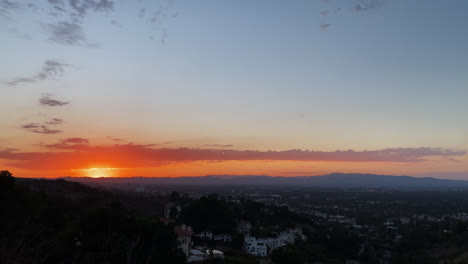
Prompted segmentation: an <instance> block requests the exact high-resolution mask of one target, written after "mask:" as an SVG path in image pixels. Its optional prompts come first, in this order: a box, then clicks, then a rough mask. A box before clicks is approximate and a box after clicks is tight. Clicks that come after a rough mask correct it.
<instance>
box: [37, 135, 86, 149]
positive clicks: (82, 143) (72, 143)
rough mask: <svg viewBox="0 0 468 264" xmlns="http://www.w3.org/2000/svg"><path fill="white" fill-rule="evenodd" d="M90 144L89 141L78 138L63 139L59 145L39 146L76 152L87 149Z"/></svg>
mask: <svg viewBox="0 0 468 264" xmlns="http://www.w3.org/2000/svg"><path fill="white" fill-rule="evenodd" d="M88 143H89V140H88V139H86V138H79V137H76V138H65V139H61V140H60V142H59V143H55V144H39V146H41V147H46V148H50V149H62V150H74V149H82V148H85V147H86V146H87V144H88Z"/></svg>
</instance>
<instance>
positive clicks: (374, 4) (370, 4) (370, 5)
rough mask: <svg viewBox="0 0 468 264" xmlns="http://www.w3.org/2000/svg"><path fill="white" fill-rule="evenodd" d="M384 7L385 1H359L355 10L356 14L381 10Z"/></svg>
mask: <svg viewBox="0 0 468 264" xmlns="http://www.w3.org/2000/svg"><path fill="white" fill-rule="evenodd" d="M383 5H384V1H383V0H358V3H357V4H356V5H354V7H353V10H354V11H356V12H363V11H369V10H372V9H376V8H380V7H382V6H383Z"/></svg>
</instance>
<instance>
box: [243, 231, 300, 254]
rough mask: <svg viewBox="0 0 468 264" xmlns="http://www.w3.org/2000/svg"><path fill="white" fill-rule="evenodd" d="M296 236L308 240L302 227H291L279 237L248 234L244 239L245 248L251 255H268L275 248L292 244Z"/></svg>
mask: <svg viewBox="0 0 468 264" xmlns="http://www.w3.org/2000/svg"><path fill="white" fill-rule="evenodd" d="M296 238H300V239H302V240H307V237H306V236H305V235H304V234H303V233H302V230H301V229H300V228H291V229H288V230H286V231H283V232H281V233H280V234H279V235H278V237H274V238H273V237H270V238H256V237H251V236H246V237H245V239H244V250H245V251H246V252H247V253H248V254H251V255H255V256H261V257H264V256H268V255H270V254H271V252H273V250H275V249H277V248H279V247H282V246H285V245H287V244H292V243H294V242H295V241H296Z"/></svg>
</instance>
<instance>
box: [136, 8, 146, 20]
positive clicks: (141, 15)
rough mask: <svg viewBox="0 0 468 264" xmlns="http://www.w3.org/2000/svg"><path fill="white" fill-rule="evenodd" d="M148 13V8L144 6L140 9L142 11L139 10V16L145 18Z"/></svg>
mask: <svg viewBox="0 0 468 264" xmlns="http://www.w3.org/2000/svg"><path fill="white" fill-rule="evenodd" d="M145 14H146V8H142V9H140V11H138V17H139V18H143V17H144V16H145Z"/></svg>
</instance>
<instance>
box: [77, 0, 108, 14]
mask: <svg viewBox="0 0 468 264" xmlns="http://www.w3.org/2000/svg"><path fill="white" fill-rule="evenodd" d="M68 4H69V5H70V7H71V8H72V9H73V10H74V11H76V12H77V13H78V14H79V15H80V16H84V15H86V13H87V12H88V11H89V10H92V11H112V10H113V9H114V2H113V1H110V0H68Z"/></svg>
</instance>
